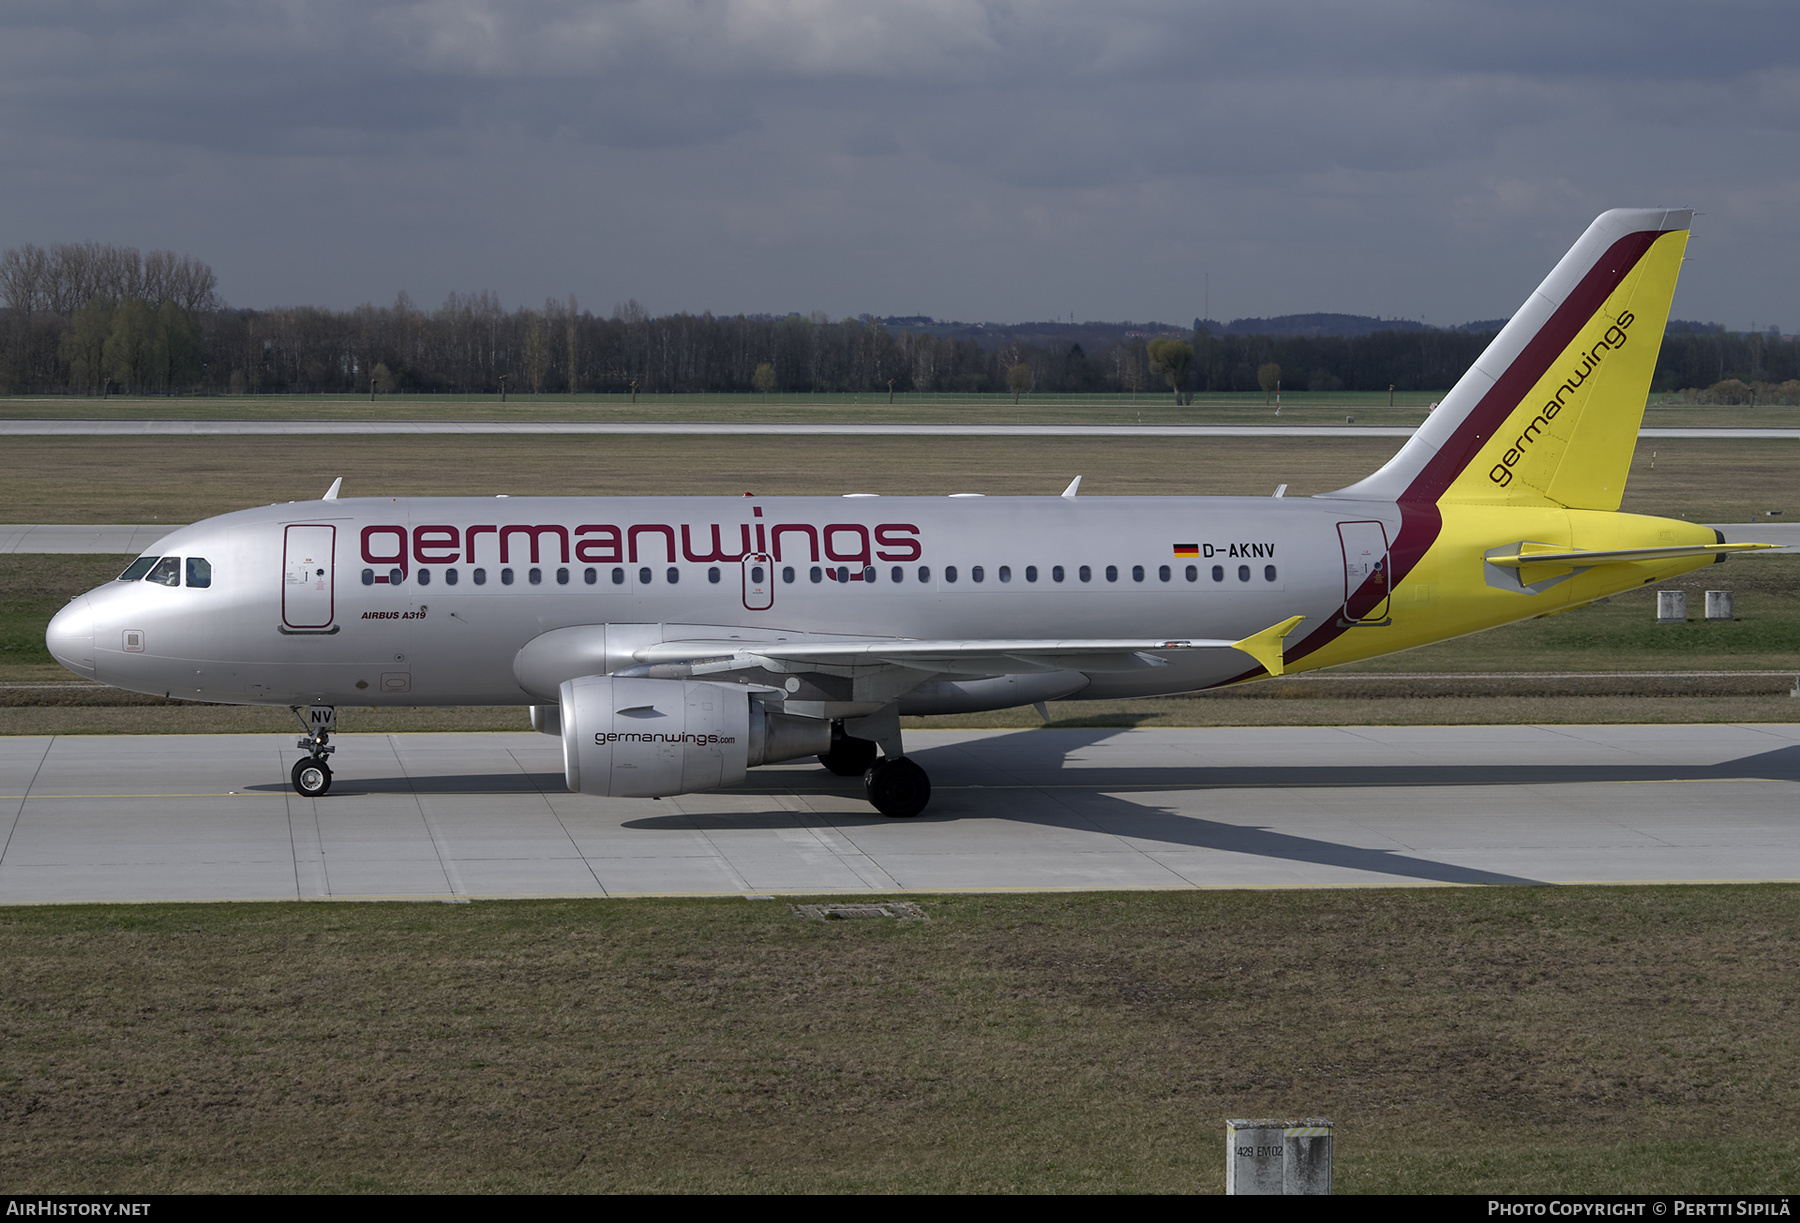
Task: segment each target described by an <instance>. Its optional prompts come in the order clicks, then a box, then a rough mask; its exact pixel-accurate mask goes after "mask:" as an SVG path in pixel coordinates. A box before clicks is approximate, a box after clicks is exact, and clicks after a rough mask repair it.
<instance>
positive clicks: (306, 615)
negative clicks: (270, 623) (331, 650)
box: [281, 524, 337, 629]
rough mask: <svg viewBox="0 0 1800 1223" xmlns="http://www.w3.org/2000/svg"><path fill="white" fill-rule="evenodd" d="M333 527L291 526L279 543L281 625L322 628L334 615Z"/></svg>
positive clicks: (294, 627)
mask: <svg viewBox="0 0 1800 1223" xmlns="http://www.w3.org/2000/svg"><path fill="white" fill-rule="evenodd" d="M336 550H337V528H336V527H334V526H315V525H310V524H309V525H292V526H289V527H288V528H287V535H286V539H285V541H284V544H283V557H282V583H281V622H282V623H283V624H285V625H287V627H289V628H293V629H308V628H312V629H318V628H326V627H327V626H329V625H330V624H331V618H332V616H333V615H334V614H335V611H336V608H335V598H336V591H335V589H334V582H335V580H336V566H335V564H334V563H333V559H332V558H333V556H334V554H335V553H336Z"/></svg>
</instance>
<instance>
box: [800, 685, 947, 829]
mask: <svg viewBox="0 0 1800 1223" xmlns="http://www.w3.org/2000/svg"><path fill="white" fill-rule="evenodd" d="M852 731H854V732H855V733H854V734H852V733H851V732H852ZM864 736H867V738H865V737H864ZM819 763H820V764H822V765H824V766H825V767H826V768H828V769H830V770H831V771H832V772H833V773H836V774H837V775H838V776H839V777H855V776H856V775H857V774H859V773H860V774H861V775H862V779H863V790H864V792H866V793H867V794H868V796H869V804H870V805H871V806H873V807H874V808H875V810H877V811H879V812H881V814H883V815H885V816H887V817H889V818H890V819H897V820H906V819H911V818H912V817H913V816H915V815H917V814H919V812H921V811H923V810H925V804H927V803H929V802H930V801H931V778H929V777H927V776H925V770H924V769H922V768H920V767H919V766H918V765H916V764H914V763H913V762H912V761H910V760H908V759H907V758H906V749H905V747H904V746H903V745H902V744H901V742H900V714H899V710H898V708H897V707H895V706H893V705H890V706H888V707H887V708H886V709H883V710H881V711H879V712H877V713H874V714H871V715H869V716H867V717H862V718H852V719H848V720H847V721H846V722H833V723H832V724H831V750H830V751H828V752H824V753H822V754H821V755H820V756H819Z"/></svg>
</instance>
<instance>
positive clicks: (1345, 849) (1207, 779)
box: [251, 727, 1800, 884]
mask: <svg viewBox="0 0 1800 1223" xmlns="http://www.w3.org/2000/svg"><path fill="white" fill-rule="evenodd" d="M1121 729H1123V728H1120V727H1090V728H1082V729H1072V728H1059V729H1057V730H1056V731H1055V732H1054V733H1055V735H1056V740H1057V741H1056V743H1055V744H1054V749H1055V750H1051V751H1046V746H1048V745H1046V744H1045V743H1044V740H1043V738H1042V736H1043V735H1044V734H1045V733H1046V732H1045V731H1044V730H1042V729H1040V728H1033V729H1031V730H1026V731H1020V732H1017V736H1018V741H1017V743H1016V745H1015V744H1014V742H1013V741H1014V740H1015V736H1014V735H1006V736H1000V737H998V738H991V739H982V740H977V741H975V742H973V743H951V744H944V745H941V746H937V747H928V748H922V749H921V750H919V751H918V752H916V753H910V754H911V755H913V756H914V757H915V758H916V759H917V760H919V762H920V763H921V764H922V765H923V766H924V767H925V768H926V770H927V771H928V772H929V773H930V774H931V776H932V778H933V781H934V783H935V784H936V790H935V792H934V794H933V798H932V804H931V807H930V808H929V809H928V810H927V812H926V813H925V814H924V815H921V816H919V817H917V819H916V820H915V821H911V822H914V823H948V822H952V821H956V820H962V819H972V818H982V819H1007V820H1013V821H1019V822H1025V823H1032V824H1039V825H1043V826H1045V827H1058V828H1069V829H1082V830H1087V831H1093V832H1098V833H1102V834H1110V835H1115V836H1122V837H1127V838H1130V839H1133V840H1146V841H1157V842H1160V843H1163V844H1169V845H1180V846H1186V847H1189V848H1193V849H1209V850H1216V851H1220V852H1226V853H1238V854H1247V855H1252V856H1256V857H1264V858H1273V859H1282V860H1287V861H1293V862H1303V863H1308V864H1314V865H1327V866H1338V867H1343V868H1346V869H1350V870H1357V871H1366V872H1371V873H1375V874H1382V875H1391V876H1398V877H1402V878H1415V879H1421V880H1429V881H1431V882H1436V883H1488V884H1495V883H1515V884H1518V883H1536V882H1539V881H1538V880H1534V879H1530V878H1526V877H1523V876H1516V875H1505V874H1499V873H1495V872H1492V871H1482V870H1476V869H1472V868H1469V867H1463V866H1457V865H1455V864H1453V863H1447V862H1434V861H1430V860H1427V859H1421V858H1415V857H1406V856H1402V855H1401V854H1400V853H1399V852H1397V851H1394V850H1387V849H1370V848H1366V847H1363V846H1356V845H1346V844H1342V843H1339V842H1334V841H1328V840H1322V839H1318V838H1314V837H1303V836H1295V835H1292V834H1289V833H1281V832H1274V831H1271V830H1269V829H1266V828H1258V827H1254V826H1246V825H1242V824H1234V823H1227V822H1224V821H1219V820H1209V819H1206V818H1203V817H1200V816H1196V815H1192V814H1186V813H1183V812H1181V811H1177V810H1174V809H1170V808H1159V807H1156V806H1153V805H1146V804H1143V803H1136V802H1131V801H1128V800H1126V799H1124V798H1122V797H1118V796H1117V794H1116V792H1117V791H1121V790H1126V791H1157V790H1180V791H1186V792H1193V791H1199V790H1278V789H1298V790H1305V789H1334V790H1343V789H1368V788H1381V787H1386V788H1392V789H1401V790H1404V789H1413V788H1421V789H1424V788H1433V787H1438V788H1447V787H1462V786H1511V785H1520V784H1531V785H1572V784H1577V783H1583V782H1613V783H1617V782H1659V781H1664V782H1666V781H1723V780H1730V779H1762V780H1775V781H1800V746H1789V747H1781V748H1775V749H1773V750H1770V751H1767V752H1761V753H1758V754H1756V755H1753V756H1745V757H1742V758H1739V759H1736V760H1729V761H1726V762H1724V763H1722V764H1716V765H1681V764H1663V763H1659V762H1655V761H1644V762H1640V763H1629V764H1592V765H1590V764H1570V765H1564V764H1534V763H1531V762H1529V761H1519V762H1509V763H1505V764H1475V765H1443V764H1419V765H1404V764H1400V765H1397V764H1370V765H1354V764H1352V765H1340V764H1333V765H1307V764H1278V765H1253V766H1252V765H1174V766H1167V765H1143V764H1134V765H1130V766H1122V767H1117V768H1107V767H1098V768H1096V767H1092V766H1090V765H1082V766H1078V767H1075V768H1070V767H1068V766H1067V765H1066V763H1057V762H1058V761H1062V760H1065V759H1066V756H1067V754H1068V753H1070V752H1073V751H1075V750H1078V749H1080V748H1083V747H1089V746H1093V745H1094V744H1097V743H1100V742H1103V741H1104V740H1106V739H1109V738H1111V737H1113V736H1114V735H1117V734H1119V733H1120V731H1121ZM1018 748H1026V749H1028V754H1023V753H1021V754H1015V753H1016V751H1017V749H1018ZM251 788H254V789H259V790H281V789H285V788H286V787H283V786H280V785H267V786H260V785H259V786H254V787H251ZM1109 791H1111V792H1112V793H1109ZM531 793H541V794H545V795H546V796H550V795H566V794H568V790H567V789H566V787H565V786H564V784H563V777H562V774H561V773H553V772H542V773H538V772H505V773H474V774H431V775H425V776H412V777H384V778H350V777H345V778H342V779H340V781H339V782H338V783H337V784H335V785H334V786H333V794H334V796H352V795H381V794H394V795H401V794H418V795H437V794H442V795H458V794H462V795H475V794H531ZM724 793H729V794H734V795H739V796H745V795H749V796H754V795H757V794H809V793H810V794H833V795H842V796H844V797H847V798H855V799H856V800H858V802H860V800H861V797H862V786H861V785H860V784H859V783H858V782H857V781H856V779H854V778H840V777H836V776H833V775H831V774H829V773H826V772H825V771H824V770H822V769H808V768H795V767H788V768H779V767H777V768H775V769H771V770H767V771H757V772H752V773H751V774H750V777H749V780H748V781H747V783H746V785H745V786H743V787H737V788H734V789H732V790H729V791H724ZM327 801H329V800H327ZM890 822H891V821H889V820H887V819H886V818H885V817H883V816H881V815H879V814H877V813H876V812H875V811H873V810H867V811H863V810H856V811H852V812H844V811H834V812H813V811H806V810H798V811H796V810H793V809H791V808H789V807H786V806H782V807H777V808H763V809H758V810H751V811H738V812H726V811H710V812H701V813H691V812H683V811H678V810H672V811H670V812H669V813H668V814H666V815H663V814H658V815H651V816H645V817H642V818H638V819H630V820H626V821H624V822H623V824H622V825H621V826H622V827H624V828H627V829H638V830H646V831H650V830H655V831H671V830H684V831H692V830H718V831H740V832H741V831H752V830H756V829H773V828H805V827H820V828H840V829H841V828H853V827H868V826H874V825H883V824H887V823H890Z"/></svg>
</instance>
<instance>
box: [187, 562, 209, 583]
mask: <svg viewBox="0 0 1800 1223" xmlns="http://www.w3.org/2000/svg"><path fill="white" fill-rule="evenodd" d="M187 584H188V585H189V586H197V587H200V588H202V589H204V588H206V587H208V586H211V585H212V563H211V562H210V561H208V560H207V559H206V558H205V557H204V556H190V557H188V558H187Z"/></svg>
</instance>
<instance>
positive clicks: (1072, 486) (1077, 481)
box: [1062, 476, 1081, 500]
mask: <svg viewBox="0 0 1800 1223" xmlns="http://www.w3.org/2000/svg"><path fill="white" fill-rule="evenodd" d="M1080 487H1081V477H1080V476H1076V477H1075V478H1074V479H1073V480H1070V481H1069V487H1067V488H1065V489H1063V490H1062V495H1063V496H1065V497H1068V498H1069V499H1070V500H1073V499H1074V497H1075V490H1076V489H1078V488H1080Z"/></svg>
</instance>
